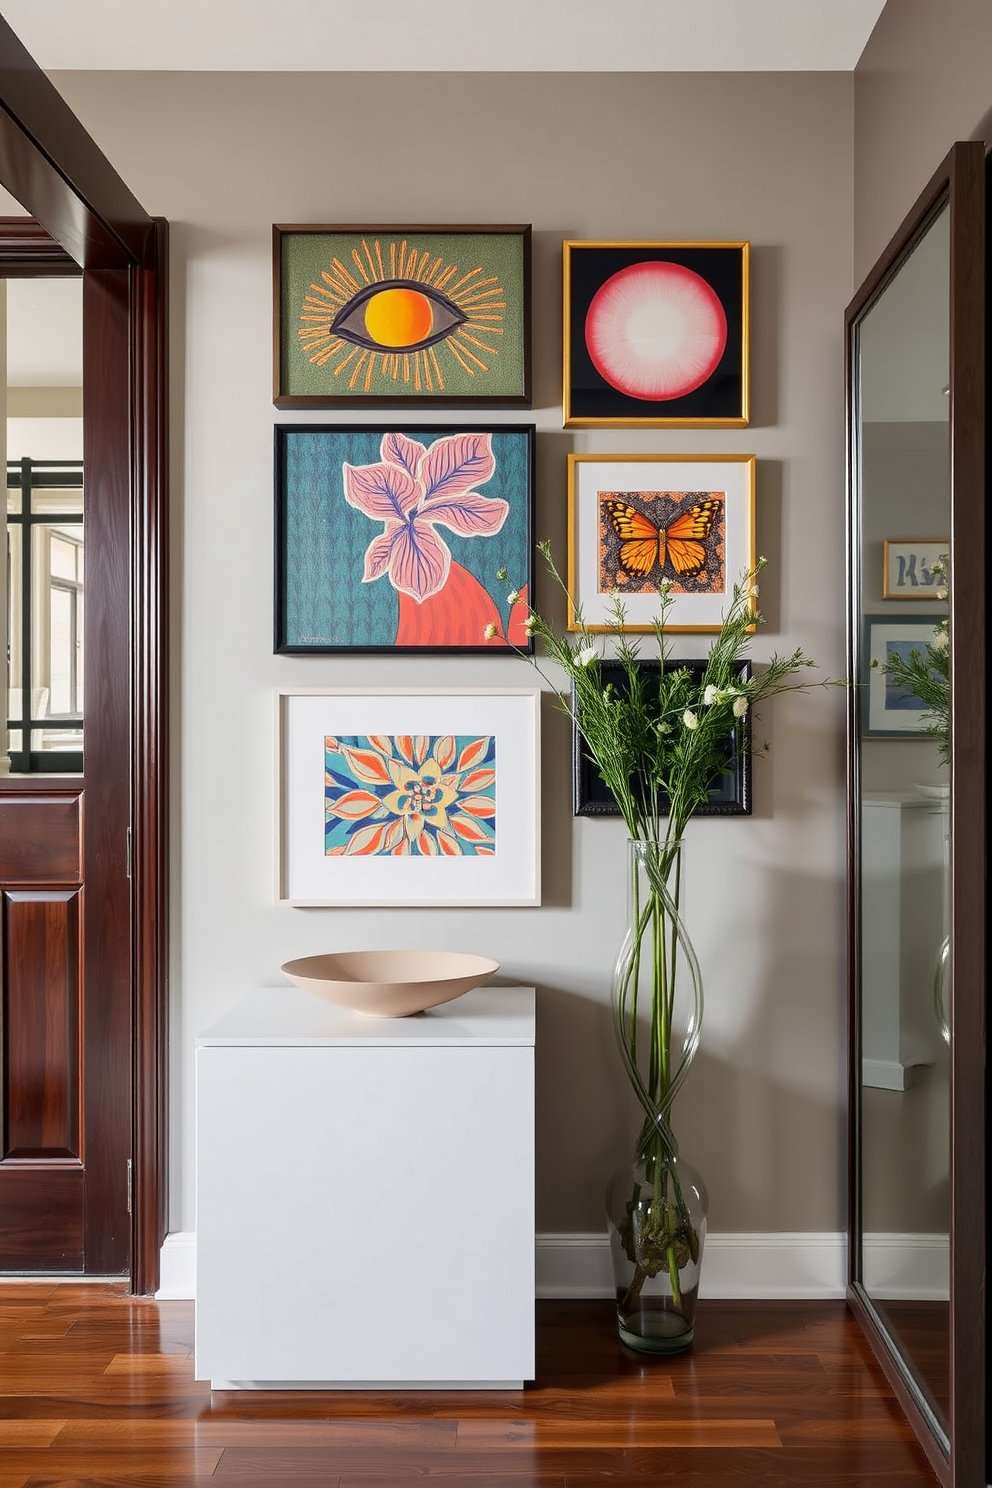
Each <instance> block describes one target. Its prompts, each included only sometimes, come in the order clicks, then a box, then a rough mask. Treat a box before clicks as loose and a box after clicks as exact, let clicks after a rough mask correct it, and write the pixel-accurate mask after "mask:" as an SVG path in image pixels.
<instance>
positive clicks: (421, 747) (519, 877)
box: [276, 688, 541, 907]
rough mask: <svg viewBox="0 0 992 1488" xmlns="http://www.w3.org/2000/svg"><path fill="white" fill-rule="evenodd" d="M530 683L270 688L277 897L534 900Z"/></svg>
mask: <svg viewBox="0 0 992 1488" xmlns="http://www.w3.org/2000/svg"><path fill="white" fill-rule="evenodd" d="M540 698H541V694H540V690H539V689H537V688H503V689H473V688H447V689H443V688H313V689H286V690H280V691H279V692H278V693H277V705H276V728H277V780H278V806H279V809H278V848H277V860H278V865H277V898H278V899H279V901H280V902H282V903H287V904H290V905H297V906H303V907H305V906H311V905H342V906H345V905H348V906H363V905H369V906H372V905H375V906H383V905H396V906H400V905H410V906H422V907H428V906H452V905H454V906H458V905H463V906H486V905H510V906H532V905H533V906H536V905H538V904H540V902H541V899H540V845H541V832H540V767H539V761H540Z"/></svg>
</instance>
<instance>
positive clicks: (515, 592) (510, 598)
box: [506, 589, 520, 605]
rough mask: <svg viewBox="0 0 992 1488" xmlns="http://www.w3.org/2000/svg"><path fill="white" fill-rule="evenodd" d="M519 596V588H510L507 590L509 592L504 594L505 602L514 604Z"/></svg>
mask: <svg viewBox="0 0 992 1488" xmlns="http://www.w3.org/2000/svg"><path fill="white" fill-rule="evenodd" d="M519 598H520V590H519V589H511V590H510V592H509V594H508V595H507V596H506V602H507V604H511V605H514V604H516V603H517V601H518V600H519Z"/></svg>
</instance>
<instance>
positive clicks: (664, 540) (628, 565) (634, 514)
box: [603, 498, 720, 579]
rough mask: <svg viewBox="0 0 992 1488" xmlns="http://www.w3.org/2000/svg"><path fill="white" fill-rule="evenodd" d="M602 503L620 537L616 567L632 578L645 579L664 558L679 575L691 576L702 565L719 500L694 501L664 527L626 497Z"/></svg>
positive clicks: (704, 564) (702, 566) (663, 563)
mask: <svg viewBox="0 0 992 1488" xmlns="http://www.w3.org/2000/svg"><path fill="white" fill-rule="evenodd" d="M603 505H604V507H605V508H606V515H607V516H608V517H609V519H610V525H611V526H612V528H613V530H614V532H615V533H616V535H617V537H619V539H620V554H619V559H620V567H621V568H622V569H623V570H624V572H625V573H628V574H629V575H630V576H631V578H632V579H646V578H647V576H648V574H649V573H650V572H651V570H652V569H653V568H654V567H655V565H656V564H660V566H661V567H662V568H664V566H665V563H666V562H667V563H669V564H670V565H671V567H672V568H674V570H675V572H676V573H677V574H678V575H679V577H680V578H692V577H693V576H694V575H695V574H698V573H700V572H701V571H702V570H703V569H704V568H705V567H706V539H707V538H708V537H709V535H710V529H711V528H712V526H713V519H714V517H715V516H716V514H717V512H718V511H719V510H720V503H719V501H715V500H713V499H712V498H709V499H708V500H706V501H698V502H697V503H696V505H695V506H690V508H689V510H688V511H685V512H682V513H681V514H680V515H679V516H677V517H676V518H675V520H674V521H673V522H670V523H669V525H668V526H667V527H659V526H658V524H657V523H656V522H652V520H651V518H650V517H648V516H645V514H644V513H643V512H640V511H638V510H637V508H636V507H634V506H631V505H630V504H629V503H628V502H626V501H614V500H606V501H604V502H603Z"/></svg>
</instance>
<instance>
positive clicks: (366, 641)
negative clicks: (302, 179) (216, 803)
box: [272, 224, 895, 905]
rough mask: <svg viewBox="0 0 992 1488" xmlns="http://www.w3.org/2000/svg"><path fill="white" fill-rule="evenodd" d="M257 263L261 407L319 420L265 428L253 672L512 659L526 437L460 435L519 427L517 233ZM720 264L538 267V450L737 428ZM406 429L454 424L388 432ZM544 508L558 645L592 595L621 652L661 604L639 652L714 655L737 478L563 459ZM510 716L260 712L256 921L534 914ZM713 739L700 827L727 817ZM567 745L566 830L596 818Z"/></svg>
mask: <svg viewBox="0 0 992 1488" xmlns="http://www.w3.org/2000/svg"><path fill="white" fill-rule="evenodd" d="M272 241H273V273H272V284H273V402H274V404H275V406H276V407H277V408H280V409H294V410H301V411H310V410H334V414H335V416H334V417H333V418H332V419H331V421H321V422H311V423H299V424H288V423H287V424H277V425H276V426H275V430H274V490H275V503H274V505H275V534H274V537H275V541H274V556H275V573H274V650H275V652H276V653H277V654H279V655H287V656H304V655H314V656H325V657H326V656H333V655H347V654H362V653H364V654H368V655H375V654H381V655H396V654H403V653H407V654H411V655H413V654H416V655H423V654H436V655H437V656H439V657H440V656H446V655H457V654H471V655H473V656H480V657H481V656H483V655H485V654H489V653H491V654H493V655H500V654H502V655H505V654H506V653H507V652H508V651H515V652H517V653H518V654H520V655H522V656H532V654H533V651H534V641H533V637H532V633H531V630H530V628H529V627H528V624H527V620H528V616H529V615H530V613H531V607H532V605H533V604H534V597H533V596H534V553H535V547H536V534H535V527H534V503H535V436H536V428H535V425H534V424H531V423H527V424H516V423H502V422H487V421H485V420H484V419H483V420H479V417H478V415H479V411H480V410H483V409H485V408H494V409H495V408H511V407H514V406H518V407H529V406H530V398H531V331H530V318H531V228H530V227H529V226H526V225H513V226H466V225H442V226H431V227H425V226H414V225H406V226H404V225H367V226H363V225H360V224H359V225H355V224H350V225H337V226H334V225H317V224H276V225H274V226H273V229H272ZM749 253H750V247H749V244H748V243H746V242H726V243H703V242H674V241H673V242H657V241H616V242H581V241H566V242H565V243H564V244H563V248H562V254H563V258H562V268H563V275H562V278H563V296H562V314H563V333H564V340H563V344H564V364H563V386H562V423H563V426H564V427H565V428H573V427H574V428H580V427H588V428H618V429H623V428H627V429H636V428H639V427H643V428H665V427H668V428H672V429H676V428H686V429H706V428H731V427H740V426H744V425H746V424H747V422H748V418H749V398H750V390H749V353H748V337H749V298H748V297H749ZM436 405H443V406H444V407H445V408H446V409H464V410H471V412H470V413H469V414H467V416H466V417H465V418H463V419H462V420H453V421H450V422H438V423H423V422H419V421H418V420H417V419H416V412H415V410H416V409H417V408H418V406H423V407H424V408H425V409H427V408H430V407H433V406H436ZM359 409H362V410H365V409H375V410H378V413H379V418H378V420H377V421H376V422H374V423H364V422H363V423H356V422H354V421H351V420H349V418H348V413H349V410H359ZM399 410H405V411H406V412H407V413H411V412H412V414H413V416H412V418H409V419H408V418H407V417H405V416H402V417H398V416H397V413H398V411H399ZM469 420H471V421H469ZM563 499H564V500H565V501H566V504H567V523H568V550H567V578H566V583H567V588H568V592H569V600H568V628H569V629H570V630H572V631H575V630H577V629H579V627H580V623H581V624H584V626H585V628H586V629H587V630H588V631H592V632H596V631H602V632H606V631H609V630H611V629H615V624H614V620H615V604H616V600H617V598H619V599H620V600H621V602H622V604H623V607H624V627H623V628H624V629H625V630H629V631H630V632H632V633H636V632H645V633H646V632H649V631H650V630H651V629H652V628H653V616H654V613H655V610H656V605H657V598H658V590H659V586H661V585H663V584H664V585H668V586H670V587H671V591H672V595H673V600H672V604H671V609H670V612H669V615H668V623H667V628H668V629H669V630H671V631H674V632H678V631H682V632H686V633H704V632H715V631H718V630H719V629H720V623H721V617H722V614H723V611H724V609H725V606H726V603H727V600H728V596H729V594H730V590H731V587H732V584H733V581H734V579H735V578H736V577H737V576H738V575H739V574H740V573H742V572H743V571H745V570H747V569H750V568H751V567H752V566H753V565H754V562H755V530H754V529H755V458H754V456H753V455H749V454H740V455H738V454H729V455H728V454H724V453H700V452H698V451H691V450H690V451H688V452H685V453H671V452H668V453H664V454H657V455H654V454H633V453H630V452H627V451H624V450H622V449H621V450H618V451H616V452H615V453H602V452H597V453H595V454H585V453H570V454H569V455H568V485H567V491H566V492H564V493H563ZM893 562H895V555H894V556H893ZM602 665H603V677H604V680H605V681H611V680H612V681H613V683H614V685H616V686H618V687H621V686H622V677H621V675H620V670H619V668H618V667H617V666H616V663H615V662H613V661H611V660H610V659H609V657H608V656H607V657H604V659H603V663H602ZM641 665H643V667H644V668H645V675H646V676H649V675H650V670H651V667H652V665H653V666H655V667H657V662H654V663H652V662H651V661H647V660H646V661H644V662H643V663H641ZM686 665H688V666H689V667H690V668H691V667H696V668H697V670H700V669H701V668H702V666H703V663H702V662H689V663H686ZM743 667H744V670H743V672H742V676H743V675H747V676H749V675H750V666H749V663H744V664H743ZM614 672H616V676H614ZM540 697H541V694H540V692H539V691H537V690H533V689H520V690H516V691H514V690H509V691H508V690H506V689H491V690H485V689H478V690H464V689H445V688H443V687H439V688H438V689H437V690H436V691H434V690H429V689H411V690H404V689H392V690H389V689H377V688H374V687H370V688H368V689H363V690H354V691H350V692H348V691H344V690H335V689H324V690H316V689H315V690H297V691H294V692H289V691H281V692H280V693H279V694H278V698H277V713H278V739H279V764H278V791H279V862H278V885H277V897H278V898H279V899H280V900H281V901H283V902H287V903H289V904H294V905H359V904H369V905H371V904H375V905H390V904H391V905H427V904H435V905H459V904H464V905H469V904H471V905H480V904H494V905H495V904H500V905H507V904H514V905H536V904H538V903H539V902H540V882H539V878H540V875H539V863H540V851H539V846H540V809H539V768H538V759H537V756H538V746H539V736H540V727H539V705H540ZM740 729H741V731H742V737H743V738H744V739H745V742H746V745H747V747H745V748H744V749H743V750H742V749H741V748H740V747H739V744H740V741H739V740H738V739H737V737H736V733H735V735H734V737H733V738H728V741H727V761H728V767H727V770H726V772H725V773H724V775H723V776H722V777H721V778H720V779H719V781H717V782H716V783H715V784H714V786H713V789H712V791H711V794H710V800H709V802H708V803H707V804H706V805H705V806H704V807H703V808H702V811H703V812H704V813H705V814H713V815H717V814H720V815H728V816H736V815H747V814H748V813H749V812H750V809H751V806H750V749H749V735H747V724H746V722H745V721H743V720H742V721H741V723H740ZM573 734H574V739H573V759H572V781H573V811H574V814H575V815H583V816H609V815H611V814H613V813H614V811H615V803H613V801H612V798H611V796H610V793H609V791H608V790H607V789H606V788H605V786H604V785H603V782H602V780H601V779H600V778H599V777H598V775H597V772H596V770H595V767H594V766H593V765H592V763H591V762H590V760H589V758H588V754H587V752H586V750H585V749H584V748H583V740H582V737H581V735H580V734H579V732H578V731H577V730H574V729H573ZM659 804H660V808H661V810H662V811H664V810H665V809H666V806H665V802H664V801H660V803H659Z"/></svg>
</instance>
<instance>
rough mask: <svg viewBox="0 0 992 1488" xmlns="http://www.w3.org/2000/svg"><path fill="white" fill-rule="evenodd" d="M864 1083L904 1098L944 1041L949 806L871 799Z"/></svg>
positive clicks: (886, 796)
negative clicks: (936, 993) (940, 983)
mask: <svg viewBox="0 0 992 1488" xmlns="http://www.w3.org/2000/svg"><path fill="white" fill-rule="evenodd" d="M861 822H862V826H861V896H862V912H863V920H862V930H861V955H862V963H863V965H862V994H861V1053H862V1079H863V1081H864V1083H865V1084H866V1085H873V1086H877V1087H879V1088H880V1089H883V1090H905V1089H906V1088H907V1086H909V1085H911V1084H912V1083H913V1070H914V1068H916V1067H917V1066H919V1065H926V1064H932V1063H933V1062H934V1058H935V1056H936V1055H937V1054H938V1053H939V1052H940V1049H941V1043H942V1035H941V1033H940V1029H939V1025H938V1022H937V1018H936V1016H935V1014H934V1010H933V978H934V974H935V970H936V965H937V957H938V955H939V953H940V947H941V942H942V940H943V938H944V935H945V934H946V924H945V893H946V879H947V869H946V859H947V801H946V799H943V798H941V797H940V796H939V795H937V794H936V792H934V793H933V794H929V793H926V791H925V788H923V787H919V788H917V789H916V790H915V791H910V792H899V791H872V792H868V791H866V792H865V793H864V795H863V797H862V816H861Z"/></svg>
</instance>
